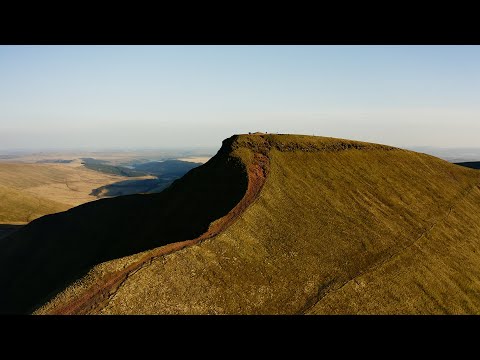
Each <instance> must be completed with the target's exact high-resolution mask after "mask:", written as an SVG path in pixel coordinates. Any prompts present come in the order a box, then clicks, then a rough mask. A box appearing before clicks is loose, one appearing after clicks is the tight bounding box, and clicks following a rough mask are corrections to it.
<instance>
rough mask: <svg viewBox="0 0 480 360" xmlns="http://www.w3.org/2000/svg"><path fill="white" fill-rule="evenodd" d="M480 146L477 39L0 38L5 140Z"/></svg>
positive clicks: (0, 133)
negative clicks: (283, 138)
mask: <svg viewBox="0 0 480 360" xmlns="http://www.w3.org/2000/svg"><path fill="white" fill-rule="evenodd" d="M249 131H268V132H280V133H301V134H315V135H324V136H333V137H342V138H350V139H357V140H364V141H372V142H379V143H387V144H392V145H396V146H404V147H407V146H441V147H477V146H480V141H479V138H480V46H0V149H2V150H4V149H18V148H30V149H44V148H78V147H81V148H85V147H92V148H110V147H120V148H132V147H155V148H161V147H172V146H177V147H182V146H212V147H218V146H220V143H221V140H222V139H224V138H226V137H229V136H230V135H232V134H235V133H245V132H249Z"/></svg>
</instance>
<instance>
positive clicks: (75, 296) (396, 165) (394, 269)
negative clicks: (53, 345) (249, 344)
mask: <svg viewBox="0 0 480 360" xmlns="http://www.w3.org/2000/svg"><path fill="white" fill-rule="evenodd" d="M217 158H219V159H235V160H234V161H233V160H232V161H233V162H234V163H235V164H237V165H238V168H239V169H242V172H240V173H241V175H240V176H235V177H234V178H233V177H232V178H231V180H232V181H238V180H239V179H243V180H242V181H244V184H245V185H244V186H241V187H239V188H241V192H240V191H239V192H238V194H237V197H236V198H235V201H232V202H230V203H229V206H228V207H225V208H224V211H223V213H216V215H215V217H214V219H216V221H213V220H212V221H210V219H211V218H209V219H208V220H209V221H208V225H207V221H205V224H206V225H205V227H203V228H202V231H203V232H202V231H199V232H197V233H195V234H192V235H191V236H190V238H189V239H188V240H191V241H180V240H178V237H177V238H175V239H174V238H169V240H172V243H171V244H169V245H166V246H160V247H157V248H154V249H151V250H146V251H143V252H141V253H138V254H134V255H131V256H127V257H122V258H117V259H115V260H111V261H106V262H103V263H101V264H98V265H97V266H94V267H93V268H92V269H91V270H90V271H89V272H88V274H87V275H86V276H84V277H81V278H80V279H79V280H78V281H77V282H75V283H74V284H72V285H71V286H69V287H66V288H65V290H64V291H62V292H61V293H60V294H58V295H57V296H56V297H55V298H53V299H52V300H51V301H50V302H48V303H46V304H45V305H44V306H42V307H41V308H39V309H38V310H37V313H64V314H68V313H95V314H98V313H99V314H294V313H478V312H479V309H480V298H479V297H478V296H476V294H478V291H479V290H480V270H478V269H480V266H479V265H480V251H479V250H480V215H479V214H480V189H479V187H478V185H479V175H478V172H476V171H474V170H470V169H466V168H461V167H459V166H456V165H452V164H449V163H447V162H445V161H443V160H440V159H437V158H435V157H432V156H428V155H425V154H420V153H415V152H411V151H406V150H402V149H397V148H394V147H390V146H384V145H377V144H369V143H363V142H356V141H350V140H343V139H333V138H324V137H310V136H300V135H265V134H254V135H240V136H234V137H232V138H229V139H227V140H226V141H225V142H224V146H223V147H222V149H221V150H220V151H219V153H218V155H217ZM212 160H213V159H212ZM226 163H228V162H226ZM226 163H225V162H222V163H219V165H218V167H217V166H216V167H215V168H216V169H219V170H218V173H216V174H213V173H210V170H208V168H207V166H211V167H213V165H211V164H210V165H209V163H207V164H206V165H204V166H203V167H200V168H198V170H199V171H205V172H208V173H209V174H210V175H209V176H208V178H209V179H213V178H215V177H216V176H221V174H222V172H223V170H221V168H222V166H225V164H226ZM187 176H188V174H187ZM187 176H186V177H185V178H184V179H182V181H186V180H185V179H186V178H187ZM247 180H248V184H247ZM178 186H179V185H178ZM182 189H183V187H182ZM182 191H186V190H182ZM219 193H220V194H221V196H222V197H225V196H227V195H228V194H227V192H225V191H222V190H220V191H219ZM191 194H192V195H191V196H193V194H194V191H192V193H191ZM185 226H188V222H185ZM141 236H142V235H141V234H138V236H137V237H133V238H132V241H139V242H143V241H145V240H144V239H143V238H141ZM185 240H186V239H185ZM174 241H177V242H174ZM149 244H150V245H152V244H153V243H152V242H150V243H149ZM158 245H161V244H158Z"/></svg>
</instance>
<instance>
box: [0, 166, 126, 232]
mask: <svg viewBox="0 0 480 360" xmlns="http://www.w3.org/2000/svg"><path fill="white" fill-rule="evenodd" d="M122 180H125V178H124V177H120V176H112V175H106V174H101V173H98V172H96V171H93V170H88V169H85V168H84V167H83V166H80V164H23V163H21V164H15V163H13V164H11V163H0V186H3V191H2V193H3V194H4V195H6V194H7V193H8V194H9V195H8V197H9V202H8V203H7V202H0V212H1V213H3V214H4V216H3V220H2V219H0V222H4V223H9V222H10V223H14V222H15V223H19V222H28V221H29V220H27V219H30V220H31V219H33V218H35V217H38V216H42V215H46V214H51V213H54V212H57V211H60V210H66V209H69V208H71V207H73V206H76V205H80V204H83V203H85V202H88V201H92V200H96V199H97V197H96V196H93V195H91V192H92V190H93V189H95V188H98V187H101V186H104V185H107V184H111V183H115V182H119V181H122ZM58 205H61V206H58ZM32 209H33V210H32ZM31 214H33V215H34V216H31ZM37 215H38V216H37Z"/></svg>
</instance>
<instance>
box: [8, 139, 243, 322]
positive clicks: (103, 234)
mask: <svg viewBox="0 0 480 360" xmlns="http://www.w3.org/2000/svg"><path fill="white" fill-rule="evenodd" d="M230 141H231V140H230ZM247 184H248V177H247V174H246V170H245V167H244V165H243V164H242V163H241V162H239V161H236V160H235V159H232V158H230V157H229V156H228V153H227V152H225V151H223V152H222V150H220V151H219V153H218V154H217V155H216V156H215V157H214V158H212V159H211V160H210V161H209V162H208V163H206V164H204V165H202V166H200V167H197V168H195V169H193V170H191V171H189V172H188V173H187V174H186V175H185V176H183V177H182V178H181V179H178V180H176V181H174V182H173V184H172V185H171V186H170V187H168V188H167V189H165V190H164V191H162V192H160V193H156V194H146V195H127V196H119V197H114V198H109V199H101V200H98V201H93V202H89V203H86V204H83V205H80V206H77V207H75V208H72V209H70V210H68V211H66V212H62V213H58V214H52V215H47V216H44V217H42V218H40V219H37V220H34V221H32V222H31V223H30V224H28V225H27V226H25V227H23V228H21V229H20V230H18V231H15V232H14V233H12V234H10V235H9V236H7V237H4V238H3V239H2V243H1V248H0V313H29V312H32V311H34V310H35V309H36V308H38V307H39V306H40V305H41V304H43V303H45V302H46V301H47V300H48V299H50V298H51V297H53V296H54V295H55V294H56V293H57V292H58V291H60V290H62V289H63V288H65V286H67V285H68V284H70V283H71V282H73V281H75V280H76V279H78V278H79V277H80V276H81V275H82V274H85V272H87V271H88V270H89V269H91V268H92V267H93V266H94V265H96V264H99V263H101V262H104V261H108V260H112V259H116V258H120V257H123V256H127V255H132V254H135V253H138V252H140V251H144V250H148V249H152V248H155V247H158V246H162V245H166V244H169V243H173V242H178V241H184V240H190V239H195V238H196V237H198V236H200V235H201V234H202V233H204V232H206V231H207V229H208V227H209V224H210V223H211V222H213V221H214V220H216V219H219V218H221V217H222V216H224V215H226V214H227V213H228V212H229V211H230V210H231V209H232V208H233V207H235V205H236V204H237V203H238V202H239V201H240V200H241V199H242V197H243V195H244V194H245V192H246V189H247Z"/></svg>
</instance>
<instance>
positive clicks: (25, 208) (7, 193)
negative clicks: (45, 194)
mask: <svg viewBox="0 0 480 360" xmlns="http://www.w3.org/2000/svg"><path fill="white" fill-rule="evenodd" d="M0 199H1V200H0V224H25V223H28V222H30V221H32V220H34V219H36V218H39V217H41V216H43V215H46V214H53V213H56V212H60V211H65V210H67V209H69V208H70V206H68V205H66V204H62V203H59V202H56V201H53V200H48V199H45V198H42V197H40V196H36V195H33V194H30V193H26V192H23V191H21V190H18V189H14V188H10V187H6V186H2V185H0Z"/></svg>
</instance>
